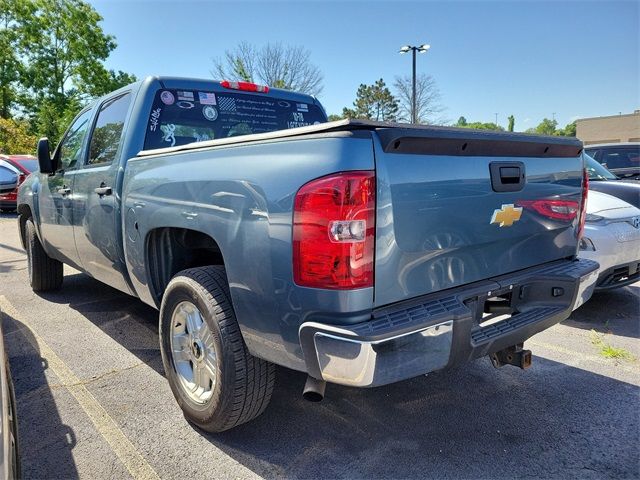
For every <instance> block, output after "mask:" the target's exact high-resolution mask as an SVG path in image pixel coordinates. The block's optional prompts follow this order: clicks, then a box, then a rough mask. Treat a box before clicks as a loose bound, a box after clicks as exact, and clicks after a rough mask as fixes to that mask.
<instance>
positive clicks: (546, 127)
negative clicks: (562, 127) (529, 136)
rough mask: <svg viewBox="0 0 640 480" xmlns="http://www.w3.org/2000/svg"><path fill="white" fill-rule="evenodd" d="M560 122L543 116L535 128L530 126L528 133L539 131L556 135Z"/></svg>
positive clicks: (540, 133)
mask: <svg viewBox="0 0 640 480" xmlns="http://www.w3.org/2000/svg"><path fill="white" fill-rule="evenodd" d="M557 128H558V122H557V121H555V120H549V119H548V118H543V119H542V121H541V122H540V123H539V124H538V125H537V126H536V127H534V128H529V129H528V130H527V133H537V134H539V135H556V129H557Z"/></svg>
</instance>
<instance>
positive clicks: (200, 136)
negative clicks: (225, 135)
mask: <svg viewBox="0 0 640 480" xmlns="http://www.w3.org/2000/svg"><path fill="white" fill-rule="evenodd" d="M207 140H211V137H210V136H209V135H207V134H206V133H196V142H206V141H207Z"/></svg>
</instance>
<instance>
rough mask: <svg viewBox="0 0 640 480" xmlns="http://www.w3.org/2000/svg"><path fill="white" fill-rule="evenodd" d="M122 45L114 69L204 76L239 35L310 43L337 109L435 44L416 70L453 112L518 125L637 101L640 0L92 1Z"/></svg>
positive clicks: (630, 106) (609, 110)
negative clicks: (413, 52) (415, 48)
mask: <svg viewBox="0 0 640 480" xmlns="http://www.w3.org/2000/svg"><path fill="white" fill-rule="evenodd" d="M91 3H92V4H93V5H94V7H95V8H96V10H98V12H100V14H101V15H102V16H103V17H104V23H103V27H104V29H105V31H106V32H107V33H110V34H112V35H115V36H116V39H117V42H118V48H117V49H116V50H115V51H114V52H112V54H111V56H110V58H109V59H108V61H107V66H108V67H109V68H115V69H119V70H124V71H127V72H130V73H134V74H136V75H137V76H138V77H144V76H146V75H154V74H165V75H180V76H195V77H203V78H208V77H210V76H211V73H210V71H211V70H212V68H213V60H212V59H214V58H216V57H221V56H222V55H223V54H224V51H225V49H228V48H231V47H233V46H234V45H236V44H237V43H238V42H240V41H243V40H244V41H248V42H251V43H254V44H257V45H262V44H265V43H267V42H282V43H283V44H290V45H303V46H304V47H306V48H307V49H308V50H309V51H310V52H311V56H310V60H311V62H312V63H314V64H316V65H317V66H318V67H320V69H321V70H322V72H323V74H324V90H323V92H322V94H321V95H320V100H321V101H322V102H323V104H324V105H325V107H326V109H327V111H328V112H329V113H338V112H340V111H341V110H342V107H344V106H351V104H352V102H353V100H354V98H355V92H356V90H357V88H358V85H359V84H360V83H373V82H374V81H375V80H376V79H378V78H380V77H382V78H384V79H385V81H386V82H387V84H388V85H389V84H391V83H393V79H394V77H395V76H396V75H407V74H410V73H411V57H410V56H409V55H399V54H398V53H397V51H398V48H399V47H400V46H402V45H404V44H407V43H409V44H414V45H418V44H421V43H429V44H431V50H430V51H429V52H428V53H426V54H423V55H420V56H419V57H418V72H425V73H428V74H430V75H433V77H434V78H435V80H436V82H437V84H438V87H439V89H440V91H441V93H442V103H443V105H444V106H445V107H446V111H445V116H446V117H447V118H448V119H450V120H451V121H452V122H455V121H456V120H457V119H458V117H459V116H461V115H464V116H465V117H466V118H467V120H468V121H485V122H489V121H494V120H495V113H496V112H497V113H498V123H500V124H501V125H506V122H507V120H506V118H507V116H508V115H510V114H513V115H515V117H516V130H524V129H526V128H528V127H531V126H535V125H536V124H537V123H539V122H540V120H542V118H544V117H548V118H551V117H552V115H553V114H554V112H555V118H556V120H558V122H559V124H560V125H561V126H563V125H565V124H566V123H568V122H570V121H572V120H574V119H575V118H581V117H591V116H599V115H615V114H618V113H619V112H622V113H630V112H632V111H633V110H635V109H638V108H640V78H639V62H640V60H639V59H640V51H639V50H640V47H639V45H640V33H639V28H640V9H639V5H640V2H637V1H628V2H614V1H609V2H604V1H603V2H595V1H580V2H578V1H569V2H559V1H558V2H542V1H535V2H524V1H515V0H514V1H503V2H485V1H475V2H462V1H450V2H431V1H422V2H391V1H371V0H370V1H366V2H365V1H351V2H346V1H343V2H329V1H325V2H303V1H298V2H291V3H289V2H282V1H279V2H267V1H261V2H246V1H235V2H213V1H210V2H205V1H200V2H188V1H177V0H175V1H164V0H155V1H151V0H149V1H143V0H139V1H130V0H129V1H127V0H92V1H91Z"/></svg>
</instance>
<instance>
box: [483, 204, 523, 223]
mask: <svg viewBox="0 0 640 480" xmlns="http://www.w3.org/2000/svg"><path fill="white" fill-rule="evenodd" d="M521 215H522V207H514V206H513V204H512V203H509V204H507V205H502V208H496V209H495V210H494V211H493V215H492V216H491V221H490V222H489V223H490V224H494V223H499V224H500V226H501V227H510V226H511V225H513V224H514V223H515V222H517V221H518V220H520V216H521Z"/></svg>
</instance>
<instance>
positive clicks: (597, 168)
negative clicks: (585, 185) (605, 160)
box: [584, 153, 618, 180]
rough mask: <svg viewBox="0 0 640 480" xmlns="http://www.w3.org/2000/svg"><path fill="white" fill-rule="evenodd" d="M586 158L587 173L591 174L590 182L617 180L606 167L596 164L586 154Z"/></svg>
mask: <svg viewBox="0 0 640 480" xmlns="http://www.w3.org/2000/svg"><path fill="white" fill-rule="evenodd" d="M584 156H585V157H586V160H587V161H586V162H585V163H586V165H585V166H586V168H587V173H588V174H589V180H617V179H618V177H616V176H615V175H614V174H613V173H611V172H610V171H609V170H607V169H606V168H605V167H603V166H602V165H600V164H599V163H598V162H596V161H595V160H594V159H593V158H592V157H590V156H589V155H588V154H586V153H585V154H584Z"/></svg>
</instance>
